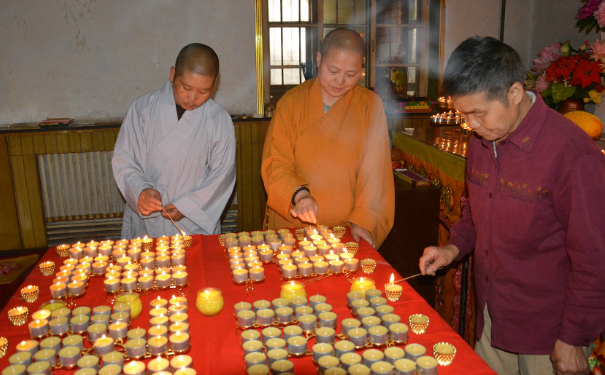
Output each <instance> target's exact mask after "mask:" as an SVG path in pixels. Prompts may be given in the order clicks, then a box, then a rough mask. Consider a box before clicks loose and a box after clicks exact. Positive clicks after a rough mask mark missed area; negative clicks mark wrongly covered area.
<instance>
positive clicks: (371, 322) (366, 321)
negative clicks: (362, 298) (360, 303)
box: [361, 316, 381, 330]
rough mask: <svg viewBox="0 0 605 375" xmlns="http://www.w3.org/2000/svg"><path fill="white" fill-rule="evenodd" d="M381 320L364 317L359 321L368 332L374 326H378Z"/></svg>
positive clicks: (373, 317)
mask: <svg viewBox="0 0 605 375" xmlns="http://www.w3.org/2000/svg"><path fill="white" fill-rule="evenodd" d="M380 323H381V320H380V318H377V317H375V316H366V317H365V318H363V319H362V320H361V324H363V328H365V329H367V330H369V329H370V328H372V327H374V326H378V325H380Z"/></svg>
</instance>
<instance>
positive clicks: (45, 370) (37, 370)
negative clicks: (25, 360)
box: [27, 361, 51, 375]
mask: <svg viewBox="0 0 605 375" xmlns="http://www.w3.org/2000/svg"><path fill="white" fill-rule="evenodd" d="M27 373H28V374H44V375H51V369H50V363H48V362H46V361H42V362H35V363H32V364H31V365H29V366H27Z"/></svg>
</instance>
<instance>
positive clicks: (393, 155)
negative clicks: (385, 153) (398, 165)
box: [391, 147, 403, 161]
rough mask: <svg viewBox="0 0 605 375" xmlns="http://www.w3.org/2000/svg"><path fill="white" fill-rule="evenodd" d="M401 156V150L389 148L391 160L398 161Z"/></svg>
mask: <svg viewBox="0 0 605 375" xmlns="http://www.w3.org/2000/svg"><path fill="white" fill-rule="evenodd" d="M402 158H403V154H402V153H401V150H400V149H398V148H396V147H393V148H392V149H391V161H399V160H401V159H402Z"/></svg>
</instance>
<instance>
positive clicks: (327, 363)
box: [317, 355, 340, 374]
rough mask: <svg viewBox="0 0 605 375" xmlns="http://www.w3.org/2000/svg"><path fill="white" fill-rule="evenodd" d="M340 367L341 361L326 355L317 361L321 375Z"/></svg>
mask: <svg viewBox="0 0 605 375" xmlns="http://www.w3.org/2000/svg"><path fill="white" fill-rule="evenodd" d="M339 365H340V360H339V359H338V358H336V357H334V356H331V355H325V356H323V357H321V358H320V359H319V361H317V366H318V372H319V373H320V374H325V373H326V370H328V369H331V368H338V366H339Z"/></svg>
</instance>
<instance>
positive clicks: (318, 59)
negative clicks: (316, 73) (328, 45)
mask: <svg viewBox="0 0 605 375" xmlns="http://www.w3.org/2000/svg"><path fill="white" fill-rule="evenodd" d="M315 56H317V66H319V64H321V52H319V51H317V54H316V55H315Z"/></svg>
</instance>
